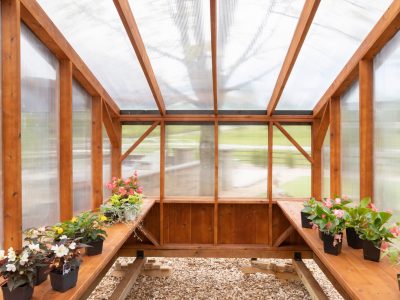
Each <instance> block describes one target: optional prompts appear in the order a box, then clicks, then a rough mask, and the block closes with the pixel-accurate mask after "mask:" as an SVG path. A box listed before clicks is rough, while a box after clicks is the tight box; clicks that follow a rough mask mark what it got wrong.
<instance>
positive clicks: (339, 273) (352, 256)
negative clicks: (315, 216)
mask: <svg viewBox="0 0 400 300" xmlns="http://www.w3.org/2000/svg"><path fill="white" fill-rule="evenodd" d="M278 205H279V206H280V207H281V209H282V211H283V213H284V214H285V216H286V217H287V219H288V220H289V221H290V223H291V224H292V225H293V226H294V227H295V229H296V230H297V232H298V233H299V234H300V235H301V236H302V237H303V239H304V240H305V242H306V243H307V244H308V245H309V246H310V248H311V249H312V250H313V251H314V254H315V255H316V256H317V258H318V259H319V260H320V262H321V263H322V264H323V265H324V266H325V267H326V269H327V270H328V271H329V272H330V273H331V275H332V276H333V277H334V279H335V280H336V281H337V283H338V284H339V285H340V286H341V287H342V288H343V290H344V291H345V292H346V293H347V294H348V296H349V297H350V298H351V299H362V300H368V299H385V300H389V299H400V292H399V287H398V284H397V279H396V278H397V277H396V276H397V273H400V267H394V266H392V265H390V264H389V262H387V261H386V260H383V261H381V262H379V263H376V262H372V261H368V260H364V258H363V252H362V250H356V249H352V248H350V247H348V246H347V241H346V238H344V241H343V247H342V253H341V254H340V255H338V256H334V255H330V254H326V253H324V249H323V244H322V241H321V240H320V239H319V237H318V234H317V232H315V231H314V230H312V229H306V228H302V227H301V217H300V211H301V209H302V208H303V204H302V203H301V202H295V201H278Z"/></svg>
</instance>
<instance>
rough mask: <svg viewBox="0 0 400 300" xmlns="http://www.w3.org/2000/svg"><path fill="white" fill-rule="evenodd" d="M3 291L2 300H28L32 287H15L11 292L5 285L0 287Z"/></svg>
mask: <svg viewBox="0 0 400 300" xmlns="http://www.w3.org/2000/svg"><path fill="white" fill-rule="evenodd" d="M1 289H2V290H3V299H4V300H30V299H32V295H33V287H31V286H30V285H29V284H25V285H23V286H20V287H17V288H15V289H13V290H12V291H11V292H10V290H9V289H8V286H7V285H4V286H2V287H1Z"/></svg>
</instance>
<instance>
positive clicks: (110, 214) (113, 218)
mask: <svg viewBox="0 0 400 300" xmlns="http://www.w3.org/2000/svg"><path fill="white" fill-rule="evenodd" d="M104 216H106V217H107V219H108V220H110V221H116V220H117V219H118V216H117V215H116V214H115V213H113V212H111V211H107V212H105V213H104Z"/></svg>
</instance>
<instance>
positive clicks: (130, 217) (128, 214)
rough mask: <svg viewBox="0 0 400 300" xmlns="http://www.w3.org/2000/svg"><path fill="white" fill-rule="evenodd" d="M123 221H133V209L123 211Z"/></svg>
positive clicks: (134, 215) (134, 216) (134, 214)
mask: <svg viewBox="0 0 400 300" xmlns="http://www.w3.org/2000/svg"><path fill="white" fill-rule="evenodd" d="M124 217H125V221H133V220H135V218H136V212H135V210H134V209H127V210H125V211H124Z"/></svg>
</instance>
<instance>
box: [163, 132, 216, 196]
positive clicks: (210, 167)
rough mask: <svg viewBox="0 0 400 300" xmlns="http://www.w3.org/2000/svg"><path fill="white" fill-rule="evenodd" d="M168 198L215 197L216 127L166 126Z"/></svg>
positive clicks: (166, 188) (166, 191)
mask: <svg viewBox="0 0 400 300" xmlns="http://www.w3.org/2000/svg"><path fill="white" fill-rule="evenodd" d="M165 134H166V163H165V195H166V196H210V197H213V196H214V126H213V125H167V126H166V132H165Z"/></svg>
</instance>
